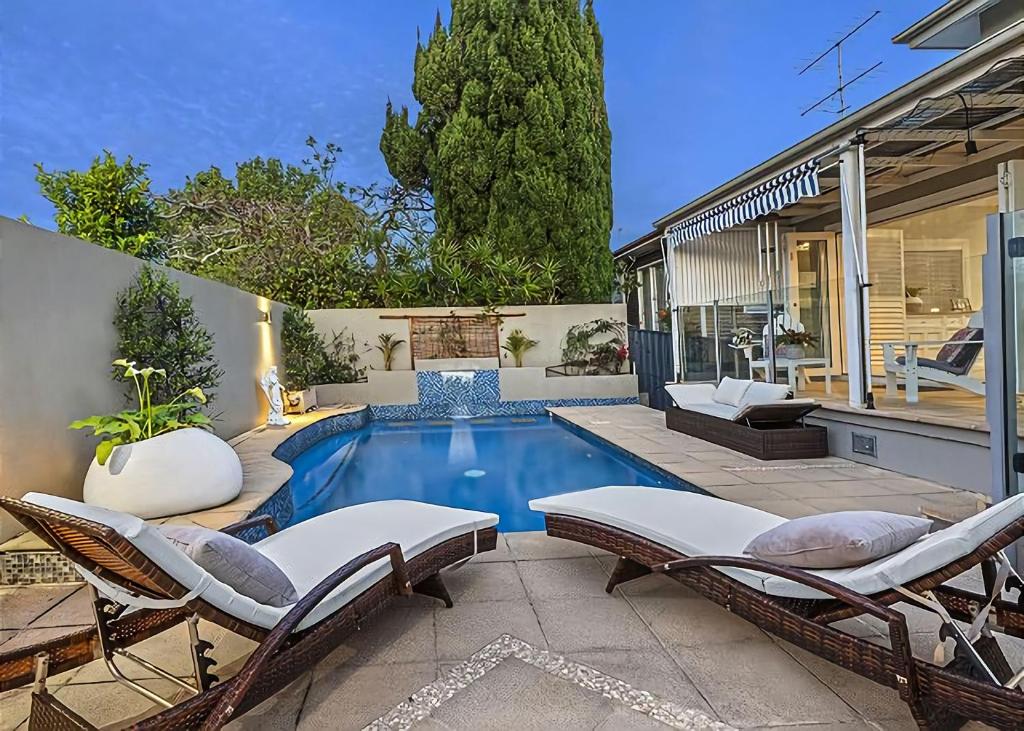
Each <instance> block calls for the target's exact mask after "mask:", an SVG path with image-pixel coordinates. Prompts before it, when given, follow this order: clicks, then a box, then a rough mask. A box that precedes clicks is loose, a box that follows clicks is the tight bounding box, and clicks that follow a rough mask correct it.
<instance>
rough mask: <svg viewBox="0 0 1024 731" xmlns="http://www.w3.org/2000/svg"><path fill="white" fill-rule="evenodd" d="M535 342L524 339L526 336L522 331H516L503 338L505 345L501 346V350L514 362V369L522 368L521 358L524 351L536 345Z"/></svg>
mask: <svg viewBox="0 0 1024 731" xmlns="http://www.w3.org/2000/svg"><path fill="white" fill-rule="evenodd" d="M537 342H538V341H536V340H532V339H530V338H528V337H526V334H525V333H523V331H522V330H519V329H516V330H513V331H512V332H510V333H509V334H508V337H507V338H505V344H504V345H502V346H501V349H502V350H504V351H505V352H506V353H508V354H509V355H511V356H512V359H513V360H514V361H515V364H516V368H521V367H522V366H523V356H524V355H525V354H526V351H528V350H530V348H533V347H534V346H535V345H537Z"/></svg>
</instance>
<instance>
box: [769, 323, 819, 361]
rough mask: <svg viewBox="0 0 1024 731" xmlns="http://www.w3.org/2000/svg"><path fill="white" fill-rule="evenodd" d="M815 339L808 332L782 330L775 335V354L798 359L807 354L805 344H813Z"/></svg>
mask: <svg viewBox="0 0 1024 731" xmlns="http://www.w3.org/2000/svg"><path fill="white" fill-rule="evenodd" d="M817 340H818V339H817V338H816V337H815V336H814V335H812V334H811V333H809V332H804V331H798V330H783V331H782V332H781V333H779V334H778V335H776V336H775V356H776V357H777V358H786V359H787V360H799V359H801V358H804V357H806V356H807V346H809V345H814V343H815V342H817Z"/></svg>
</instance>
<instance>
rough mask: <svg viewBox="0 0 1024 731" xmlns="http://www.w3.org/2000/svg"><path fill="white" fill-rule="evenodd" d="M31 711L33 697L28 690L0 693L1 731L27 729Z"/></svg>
mask: <svg viewBox="0 0 1024 731" xmlns="http://www.w3.org/2000/svg"><path fill="white" fill-rule="evenodd" d="M31 709H32V696H31V694H30V693H29V690H28V688H15V689H14V690H9V691H7V692H6V693H0V730H2V731H12V730H13V729H16V728H27V727H28V723H27V722H28V715H29V712H30V711H31Z"/></svg>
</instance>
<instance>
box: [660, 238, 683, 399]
mask: <svg viewBox="0 0 1024 731" xmlns="http://www.w3.org/2000/svg"><path fill="white" fill-rule="evenodd" d="M661 250H662V260H663V261H664V263H665V281H666V283H667V284H668V298H667V299H668V301H667V302H666V304H667V305H668V313H669V322H670V323H671V327H672V377H673V380H675V381H677V382H678V381H682V380H683V378H682V373H683V357H682V349H681V338H682V337H683V331H682V328H681V327H680V326H679V324H680V320H679V304H678V303H679V291H678V287H677V280H678V279H679V278H678V277H677V276H676V247H675V241H674V239H673V236H672V234H665V235H663V236H662V237H661ZM655 317H657V314H655Z"/></svg>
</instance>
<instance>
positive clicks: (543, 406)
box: [369, 396, 640, 421]
mask: <svg viewBox="0 0 1024 731" xmlns="http://www.w3.org/2000/svg"><path fill="white" fill-rule="evenodd" d="M638 403H640V401H639V399H637V398H635V397H632V396H625V397H618V398H573V399H547V400H543V399H529V400H523V401H495V402H493V403H476V404H474V407H475V408H474V409H473V412H472V416H473V417H477V416H542V415H543V414H544V413H545V411H546V410H547V409H548V408H556V407H563V406H569V407H571V406H577V407H579V406H625V405H628V404H638ZM369 409H370V413H371V414H372V416H373V418H374V419H378V420H381V421H415V420H418V419H447V418H451V416H452V413H451V410H450V409H449V408H447V407H446V406H445V405H437V404H433V405H432V404H399V405H379V406H370V407H369Z"/></svg>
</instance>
